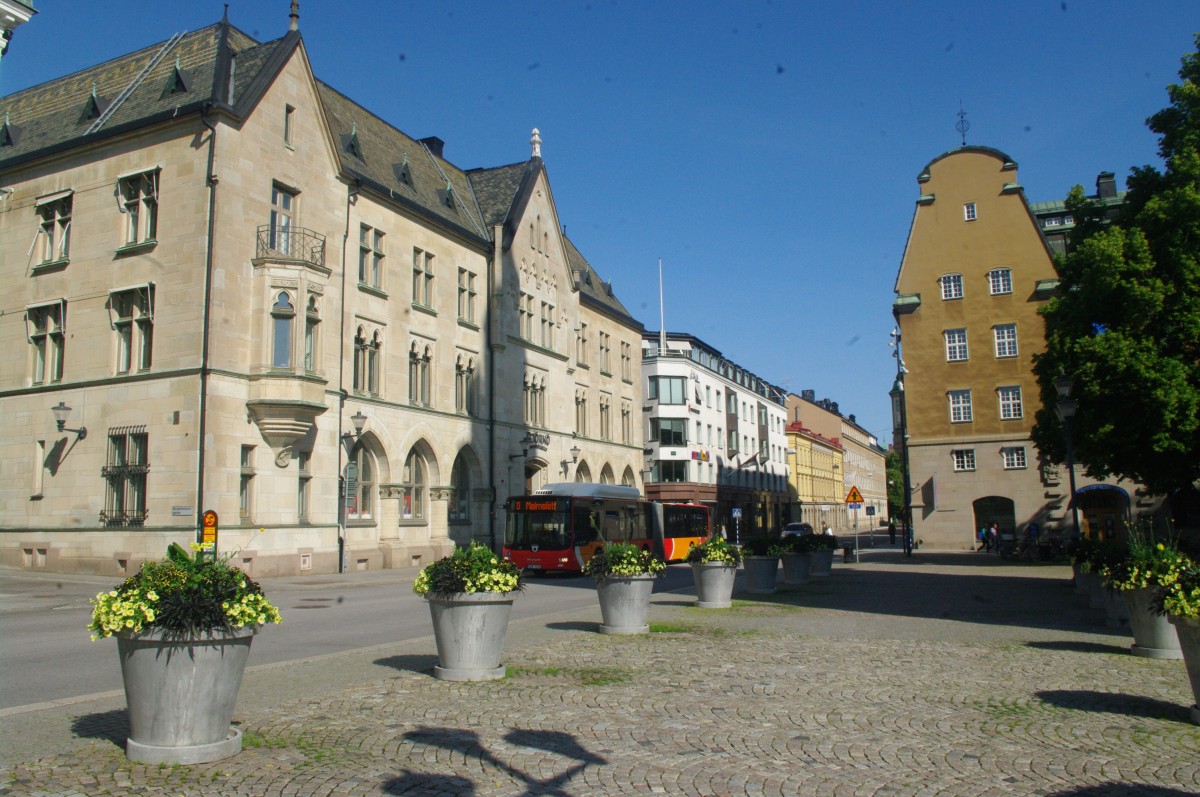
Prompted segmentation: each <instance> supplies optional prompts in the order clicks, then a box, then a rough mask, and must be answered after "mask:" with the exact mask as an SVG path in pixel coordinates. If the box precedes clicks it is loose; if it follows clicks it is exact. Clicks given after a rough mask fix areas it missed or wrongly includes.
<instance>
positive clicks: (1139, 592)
mask: <svg viewBox="0 0 1200 797" xmlns="http://www.w3.org/2000/svg"><path fill="white" fill-rule="evenodd" d="M1156 591H1157V588H1156V587H1142V588H1141V589H1130V590H1126V591H1125V592H1123V593H1122V594H1123V595H1124V596H1125V603H1126V604H1127V605H1128V607H1129V628H1130V630H1131V631H1133V646H1132V647H1131V648H1130V649H1129V650H1130V652H1131V653H1133V655H1135V656H1145V657H1146V658H1148V659H1182V658H1183V652H1182V651H1181V650H1180V649H1179V635H1178V634H1177V633H1175V626H1173V625H1171V623H1170V621H1169V620H1167V616H1166V615H1165V614H1158V613H1156V612H1155V611H1154V593H1155V592H1156Z"/></svg>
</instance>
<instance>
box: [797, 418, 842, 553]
mask: <svg viewBox="0 0 1200 797" xmlns="http://www.w3.org/2000/svg"><path fill="white" fill-rule="evenodd" d="M787 444H788V467H789V471H790V472H789V478H790V479H791V483H792V490H793V491H794V495H793V498H792V501H793V503H792V520H794V521H802V522H804V523H808V524H809V525H811V526H812V527H813V529H814V530H816V531H818V532H819V531H820V530H821V528H822V527H823V526H824V525H825V524H826V523H828V524H829V526H830V527H831V528H833V529H834V531H835V533H840V532H841V531H842V530H844V529H846V528H847V521H846V518H847V515H846V504H845V501H844V499H845V496H846V488H845V483H844V481H843V479H842V473H843V472H844V471H843V468H844V466H845V463H844V459H843V456H844V454H845V449H844V448H843V446H842V445H841V443H839V442H838V441H837V440H833V439H830V438H827V437H824V436H823V435H821V434H818V433H817V432H815V431H813V430H812V429H809V428H807V427H805V426H804V424H801V423H789V424H788V425H787Z"/></svg>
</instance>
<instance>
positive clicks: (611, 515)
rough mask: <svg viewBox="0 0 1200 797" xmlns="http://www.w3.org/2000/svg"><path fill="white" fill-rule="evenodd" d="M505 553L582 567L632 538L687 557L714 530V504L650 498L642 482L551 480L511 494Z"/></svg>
mask: <svg viewBox="0 0 1200 797" xmlns="http://www.w3.org/2000/svg"><path fill="white" fill-rule="evenodd" d="M507 510H508V512H507V516H506V519H505V526H504V556H505V558H507V559H511V560H512V562H513V563H514V564H516V565H517V566H518V567H520V568H522V569H524V570H530V571H534V572H547V573H555V572H566V573H578V572H580V571H581V570H582V569H583V566H584V565H585V564H586V563H587V561H588V560H589V559H591V558H592V555H593V554H594V553H595V552H596V550H597V549H599V548H601V547H603V546H604V545H605V544H607V543H610V542H627V543H631V544H633V545H637V546H638V547H640V548H643V549H644V550H647V551H653V552H654V554H655V555H656V556H658V557H659V558H660V559H662V560H664V561H667V562H671V561H681V560H683V559H684V558H685V557H686V556H687V552H688V548H690V547H691V545H692V543H693V542H695V543H699V542H700V541H701V540H703V539H704V538H705V537H707V536H708V534H709V532H710V530H711V519H710V512H709V509H708V507H706V506H701V505H699V504H660V503H655V502H652V501H646V500H645V499H644V498H642V496H641V494H640V493H639V492H638V490H637V488H636V487H626V486H621V485H615V484H593V483H590V482H562V483H558V484H547V485H546V486H545V487H543V488H541V489H539V490H537V491H536V492H535V493H534V494H533V495H522V496H513V497H512V498H509V499H508V505H507Z"/></svg>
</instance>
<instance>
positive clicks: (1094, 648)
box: [1025, 640, 1129, 656]
mask: <svg viewBox="0 0 1200 797" xmlns="http://www.w3.org/2000/svg"><path fill="white" fill-rule="evenodd" d="M1025 646H1026V647H1030V648H1037V649H1038V650H1068V651H1071V652H1074V653H1114V654H1119V655H1122V656H1125V655H1128V654H1129V647H1128V646H1126V647H1120V646H1119V645H1104V644H1101V643H1099V642H1071V641H1066V640H1063V641H1055V642H1026V643H1025Z"/></svg>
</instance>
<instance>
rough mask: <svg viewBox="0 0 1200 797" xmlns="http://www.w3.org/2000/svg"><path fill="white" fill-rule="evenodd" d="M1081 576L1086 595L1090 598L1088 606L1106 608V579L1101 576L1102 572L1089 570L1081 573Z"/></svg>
mask: <svg viewBox="0 0 1200 797" xmlns="http://www.w3.org/2000/svg"><path fill="white" fill-rule="evenodd" d="M1079 578H1081V579H1082V580H1083V586H1084V589H1085V590H1086V591H1085V593H1084V594H1085V595H1086V596H1087V599H1088V608H1090V609H1103V608H1104V579H1102V578H1100V574H1099V573H1097V572H1095V571H1092V570H1087V571H1084V572H1081V573H1080V574H1079Z"/></svg>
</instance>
